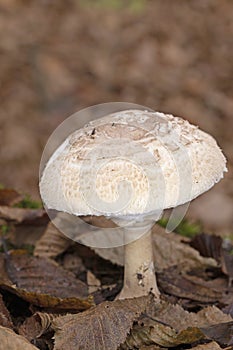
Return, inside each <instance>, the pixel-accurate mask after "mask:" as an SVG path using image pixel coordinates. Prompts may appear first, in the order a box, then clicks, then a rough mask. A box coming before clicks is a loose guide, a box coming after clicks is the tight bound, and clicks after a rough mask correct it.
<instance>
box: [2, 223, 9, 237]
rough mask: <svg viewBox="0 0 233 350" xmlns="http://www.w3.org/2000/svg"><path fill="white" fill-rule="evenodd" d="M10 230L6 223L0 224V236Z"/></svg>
mask: <svg viewBox="0 0 233 350" xmlns="http://www.w3.org/2000/svg"><path fill="white" fill-rule="evenodd" d="M9 231H10V228H9V226H8V225H1V226H0V234H1V236H5V235H6V234H7V233H8V232H9Z"/></svg>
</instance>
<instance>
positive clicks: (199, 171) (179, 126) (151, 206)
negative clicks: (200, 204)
mask: <svg viewBox="0 0 233 350" xmlns="http://www.w3.org/2000/svg"><path fill="white" fill-rule="evenodd" d="M224 171H227V169H226V159H225V157H224V155H223V153H222V152H221V150H220V148H219V147H218V145H217V143H216V141H215V140H214V138H213V137H212V136H210V135H209V134H207V133H205V132H203V131H201V130H200V129H198V127H196V126H194V125H191V124H190V123H189V122H188V121H186V120H184V119H182V118H178V117H174V116H173V115H168V114H163V113H159V112H148V111H142V110H136V109H135V110H125V111H120V112H117V113H113V114H110V115H107V116H105V117H103V118H99V119H96V120H93V121H92V122H90V123H88V124H87V125H85V126H84V127H83V128H82V129H79V130H77V131H75V132H73V133H72V134H71V135H69V136H68V137H67V139H66V140H65V141H64V142H63V143H62V144H61V146H60V147H58V148H57V150H56V151H55V152H54V154H53V155H52V156H51V158H50V159H49V161H48V163H47V165H46V167H45V169H44V171H43V173H42V176H41V179H40V193H41V197H42V199H43V202H44V203H45V205H46V207H47V208H48V209H56V210H59V211H63V212H67V213H69V214H74V215H77V216H78V215H97V216H99V215H105V216H110V217H128V216H129V217H132V216H133V217H136V216H141V215H142V214H143V215H147V214H149V213H154V212H158V211H161V210H163V209H167V208H171V207H176V206H178V205H181V204H184V203H186V202H189V201H191V200H192V199H194V198H195V197H197V196H199V195H200V194H202V193H203V192H205V191H207V190H209V189H210V188H211V187H212V186H213V185H214V184H215V183H216V182H218V181H219V180H220V179H221V178H222V177H223V173H224Z"/></svg>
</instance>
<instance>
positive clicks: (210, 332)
mask: <svg viewBox="0 0 233 350" xmlns="http://www.w3.org/2000/svg"><path fill="white" fill-rule="evenodd" d="M201 331H202V332H203V333H204V334H205V335H206V336H207V337H208V338H210V339H212V340H215V341H216V342H218V343H219V344H221V345H233V321H231V322H226V323H221V324H216V325H213V326H210V327H205V328H201Z"/></svg>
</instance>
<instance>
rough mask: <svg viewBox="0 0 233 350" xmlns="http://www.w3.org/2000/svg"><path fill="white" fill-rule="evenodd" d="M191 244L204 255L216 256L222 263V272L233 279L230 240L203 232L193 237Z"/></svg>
mask: <svg viewBox="0 0 233 350" xmlns="http://www.w3.org/2000/svg"><path fill="white" fill-rule="evenodd" d="M190 245H191V246H192V247H193V248H195V249H197V250H198V251H199V252H200V254H201V255H202V256H204V257H211V258H214V259H215V260H216V261H217V262H218V263H221V268H222V272H223V273H224V274H226V275H228V276H229V278H230V283H231V281H232V279H233V255H232V252H233V245H232V243H231V241H230V240H227V239H224V240H223V239H222V237H220V236H216V235H209V234H206V233H202V234H200V235H197V236H196V237H194V238H193V240H192V241H191V242H190Z"/></svg>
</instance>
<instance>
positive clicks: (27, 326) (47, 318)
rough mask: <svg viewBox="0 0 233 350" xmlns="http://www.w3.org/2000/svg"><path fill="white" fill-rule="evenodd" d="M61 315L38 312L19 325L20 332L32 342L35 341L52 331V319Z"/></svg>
mask: <svg viewBox="0 0 233 350" xmlns="http://www.w3.org/2000/svg"><path fill="white" fill-rule="evenodd" d="M59 316H60V315H59V314H48V313H43V312H36V313H35V314H34V315H32V316H31V317H28V318H27V319H26V320H25V321H24V323H23V324H22V325H21V326H20V327H19V334H20V335H23V336H24V337H25V338H27V339H28V340H29V341H30V342H31V341H34V340H36V339H37V338H39V337H41V336H42V335H43V334H44V333H47V332H48V331H50V329H51V324H52V320H54V319H55V318H57V317H59Z"/></svg>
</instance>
